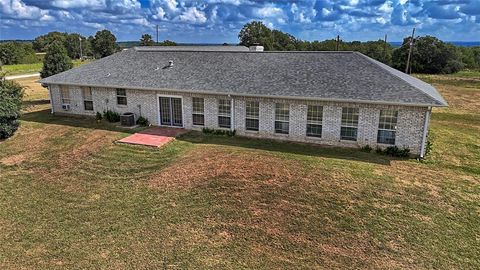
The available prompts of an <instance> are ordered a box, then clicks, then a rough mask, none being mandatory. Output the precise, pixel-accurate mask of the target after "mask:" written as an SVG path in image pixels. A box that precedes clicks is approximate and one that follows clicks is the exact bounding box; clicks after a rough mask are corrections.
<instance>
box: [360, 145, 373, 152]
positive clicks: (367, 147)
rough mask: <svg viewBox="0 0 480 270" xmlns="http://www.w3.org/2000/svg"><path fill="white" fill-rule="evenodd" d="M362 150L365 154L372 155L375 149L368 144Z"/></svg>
mask: <svg viewBox="0 0 480 270" xmlns="http://www.w3.org/2000/svg"><path fill="white" fill-rule="evenodd" d="M360 150H361V151H363V152H367V153H370V152H372V150H373V148H372V147H371V146H370V145H368V144H367V145H365V146H363V147H362V148H360Z"/></svg>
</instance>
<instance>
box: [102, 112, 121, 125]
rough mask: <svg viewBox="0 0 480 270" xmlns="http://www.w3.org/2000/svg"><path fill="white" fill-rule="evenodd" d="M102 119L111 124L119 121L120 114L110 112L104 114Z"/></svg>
mask: <svg viewBox="0 0 480 270" xmlns="http://www.w3.org/2000/svg"><path fill="white" fill-rule="evenodd" d="M103 117H104V118H105V119H107V121H108V122H111V123H115V122H119V121H120V114H118V113H117V112H114V111H111V110H108V111H106V112H104V113H103Z"/></svg>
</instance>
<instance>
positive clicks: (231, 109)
mask: <svg viewBox="0 0 480 270" xmlns="http://www.w3.org/2000/svg"><path fill="white" fill-rule="evenodd" d="M220 100H227V101H230V113H229V114H226V113H222V114H221V113H220ZM220 116H222V117H229V118H230V127H221V126H220V122H219V121H218V118H219V117H220ZM217 127H218V128H219V129H228V130H232V129H233V128H234V127H233V99H228V98H219V99H217Z"/></svg>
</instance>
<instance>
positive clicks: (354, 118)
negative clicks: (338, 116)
mask: <svg viewBox="0 0 480 270" xmlns="http://www.w3.org/2000/svg"><path fill="white" fill-rule="evenodd" d="M358 115H359V109H358V108H343V109H342V125H341V129H340V139H342V140H348V141H356V140H357V134H358Z"/></svg>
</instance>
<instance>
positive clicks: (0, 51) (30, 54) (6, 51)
mask: <svg viewBox="0 0 480 270" xmlns="http://www.w3.org/2000/svg"><path fill="white" fill-rule="evenodd" d="M0 61H1V62H2V63H3V64H4V65H14V64H31V63H35V62H37V61H38V60H37V57H36V55H35V51H34V50H33V48H32V44H31V43H21V42H16V41H13V42H12V41H10V42H4V43H0Z"/></svg>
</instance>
